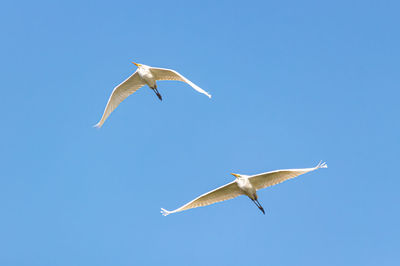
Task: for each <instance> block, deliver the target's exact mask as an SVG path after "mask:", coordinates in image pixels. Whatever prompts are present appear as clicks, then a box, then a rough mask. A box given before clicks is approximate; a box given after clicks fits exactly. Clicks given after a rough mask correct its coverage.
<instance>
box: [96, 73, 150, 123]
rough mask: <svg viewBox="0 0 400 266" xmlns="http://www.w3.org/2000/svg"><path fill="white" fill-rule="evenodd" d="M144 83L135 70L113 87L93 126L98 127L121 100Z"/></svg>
mask: <svg viewBox="0 0 400 266" xmlns="http://www.w3.org/2000/svg"><path fill="white" fill-rule="evenodd" d="M144 85H145V83H144V82H143V81H142V79H141V78H140V77H139V74H138V73H137V71H136V72H135V73H133V74H132V75H131V76H130V77H129V78H127V79H126V80H125V81H123V82H122V83H121V84H119V85H118V86H117V87H115V88H114V90H113V92H112V93H111V96H110V98H109V99H108V102H107V105H106V108H105V109H104V113H103V116H102V117H101V119H100V121H99V122H98V123H97V124H96V125H95V127H97V128H100V127H101V126H102V125H103V124H104V122H105V121H106V119H107V117H108V116H109V115H110V114H111V113H112V112H113V111H114V109H115V108H117V106H118V105H119V104H120V103H121V102H122V101H123V100H125V99H126V98H127V97H128V96H129V95H131V94H132V93H134V92H135V91H137V90H138V89H140V88H141V87H143V86H144Z"/></svg>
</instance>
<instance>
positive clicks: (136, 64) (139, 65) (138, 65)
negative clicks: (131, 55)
mask: <svg viewBox="0 0 400 266" xmlns="http://www.w3.org/2000/svg"><path fill="white" fill-rule="evenodd" d="M132 64H134V65H135V66H137V67H138V68H140V67H141V66H143V65H142V64H138V63H135V62H132Z"/></svg>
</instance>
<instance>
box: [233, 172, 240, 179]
mask: <svg viewBox="0 0 400 266" xmlns="http://www.w3.org/2000/svg"><path fill="white" fill-rule="evenodd" d="M231 175H233V176H234V177H236V178H239V177H240V175H238V174H234V173H231Z"/></svg>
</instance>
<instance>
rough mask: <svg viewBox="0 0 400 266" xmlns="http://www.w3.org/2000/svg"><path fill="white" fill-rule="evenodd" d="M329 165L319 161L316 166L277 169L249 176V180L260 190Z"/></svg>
mask: <svg viewBox="0 0 400 266" xmlns="http://www.w3.org/2000/svg"><path fill="white" fill-rule="evenodd" d="M327 167H328V166H327V165H326V163H319V164H318V165H317V166H316V167H313V168H303V169H286V170H277V171H272V172H267V173H262V174H258V175H254V176H251V177H249V181H250V183H251V184H252V185H253V186H254V188H255V189H256V190H259V189H262V188H266V187H270V186H273V185H276V184H279V183H282V182H283V181H286V180H288V179H291V178H295V177H297V176H299V175H302V174H305V173H308V172H311V171H314V170H317V169H319V168H327Z"/></svg>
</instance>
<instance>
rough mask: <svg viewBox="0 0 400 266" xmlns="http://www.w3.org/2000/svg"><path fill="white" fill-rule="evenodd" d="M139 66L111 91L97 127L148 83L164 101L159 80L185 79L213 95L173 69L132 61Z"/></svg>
mask: <svg viewBox="0 0 400 266" xmlns="http://www.w3.org/2000/svg"><path fill="white" fill-rule="evenodd" d="M132 63H133V64H135V65H136V66H137V67H138V68H137V70H136V71H135V73H133V74H132V75H131V76H130V77H129V78H127V79H126V80H125V81H123V82H122V83H121V84H119V85H118V86H117V87H115V88H114V90H113V92H112V93H111V96H110V98H109V99H108V102H107V105H106V108H105V109H104V113H103V116H102V117H101V119H100V121H99V122H98V123H97V124H96V125H95V127H97V128H100V127H101V126H102V125H103V124H104V122H105V121H106V119H107V118H108V116H109V115H110V114H111V113H112V112H113V111H114V109H115V108H117V106H118V105H119V104H120V103H121V102H122V101H123V100H125V99H126V98H127V97H128V96H129V95H131V94H132V93H134V92H135V91H137V90H138V89H140V88H141V87H143V86H144V85H146V84H147V85H148V86H149V87H150V89H152V90H153V91H154V92H155V94H156V95H157V97H158V98H159V99H160V100H161V101H162V96H161V94H160V93H159V92H158V90H157V83H156V81H157V80H177V81H183V82H185V83H187V84H189V85H190V86H191V87H192V88H193V89H195V90H196V91H198V92H200V93H203V94H205V95H207V96H208V97H209V98H211V95H210V94H209V93H207V92H206V91H204V90H203V89H202V88H200V87H199V86H197V85H196V84H194V83H192V82H191V81H190V80H188V79H187V78H185V77H184V76H182V75H181V74H179V73H178V72H176V71H175V70H172V69H166V68H158V67H151V66H146V65H142V64H137V63H135V62H132Z"/></svg>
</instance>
